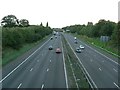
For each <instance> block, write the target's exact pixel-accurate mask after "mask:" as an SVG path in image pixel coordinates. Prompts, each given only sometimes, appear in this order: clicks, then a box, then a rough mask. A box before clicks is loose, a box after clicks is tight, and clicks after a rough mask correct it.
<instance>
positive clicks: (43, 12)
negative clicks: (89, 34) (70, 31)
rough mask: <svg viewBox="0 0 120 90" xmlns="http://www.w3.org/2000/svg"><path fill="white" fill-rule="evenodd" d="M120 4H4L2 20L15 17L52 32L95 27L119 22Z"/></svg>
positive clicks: (70, 0)
mask: <svg viewBox="0 0 120 90" xmlns="http://www.w3.org/2000/svg"><path fill="white" fill-rule="evenodd" d="M118 1H119V0H0V4H1V5H0V20H1V19H2V18H3V17H4V16H6V15H10V14H13V15H15V16H16V17H17V18H18V19H27V20H29V22H30V24H34V25H39V24H40V23H41V22H42V23H43V25H46V22H48V23H49V26H51V27H52V28H61V27H64V26H69V25H74V24H87V22H88V21H89V22H93V23H94V24H95V23H96V22H98V21H99V20H100V19H105V20H111V21H114V22H118Z"/></svg>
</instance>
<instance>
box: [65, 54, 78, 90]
mask: <svg viewBox="0 0 120 90" xmlns="http://www.w3.org/2000/svg"><path fill="white" fill-rule="evenodd" d="M67 57H68V60H69V63H70V67H71V70H72V74H73V78H74V80H75V84H76V86H77V88H78V89H79V86H78V83H77V79H76V76H75V73H74V70H73V67H72V63H71V61H70V58H69V56H68V55H67Z"/></svg>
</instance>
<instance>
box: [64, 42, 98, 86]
mask: <svg viewBox="0 0 120 90" xmlns="http://www.w3.org/2000/svg"><path fill="white" fill-rule="evenodd" d="M66 41H67V40H66ZM67 43H68V44H69V46H70V48H71V49H72V51H73V53H74V54H75V56H76V57H77V59H78V60H79V62H80V64H81V65H82V67H83V69H84V70H85V72H86V74H87V75H88V77H89V78H90V80H91V82H92V83H93V84H94V86H95V88H97V85H96V84H95V82H94V81H93V80H92V78H91V76H90V75H89V73H88V72H87V70H86V69H85V67H84V66H83V64H82V62H81V61H80V59H79V57H78V56H77V54H76V53H75V52H74V50H73V48H72V46H71V45H70V43H69V42H68V41H67ZM88 82H89V81H88ZM89 84H91V83H90V82H89Z"/></svg>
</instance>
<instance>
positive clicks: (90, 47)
mask: <svg viewBox="0 0 120 90" xmlns="http://www.w3.org/2000/svg"><path fill="white" fill-rule="evenodd" d="M80 42H81V41H80ZM81 43H82V44H84V45H86V46H87V47H89V48H90V49H92V50H93V51H95V52H97V53H99V54H100V55H102V56H104V57H106V58H107V59H109V60H110V61H112V62H114V63H116V64H118V63H117V62H116V61H114V60H112V59H111V58H109V57H107V56H105V55H104V54H102V53H100V52H98V51H97V50H95V49H93V48H92V47H90V46H88V45H87V44H85V43H83V42H81ZM118 65H119V64H118Z"/></svg>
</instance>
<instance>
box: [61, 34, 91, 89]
mask: <svg viewBox="0 0 120 90" xmlns="http://www.w3.org/2000/svg"><path fill="white" fill-rule="evenodd" d="M62 42H63V48H64V54H65V64H66V69H67V70H66V71H67V77H68V87H69V88H89V89H90V85H89V83H88V82H87V79H86V78H85V75H84V73H83V72H82V70H81V67H80V64H79V61H78V59H77V58H76V56H75V55H74V53H73V51H72V50H71V48H70V46H69V45H68V43H67V41H66V40H65V38H64V36H62Z"/></svg>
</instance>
